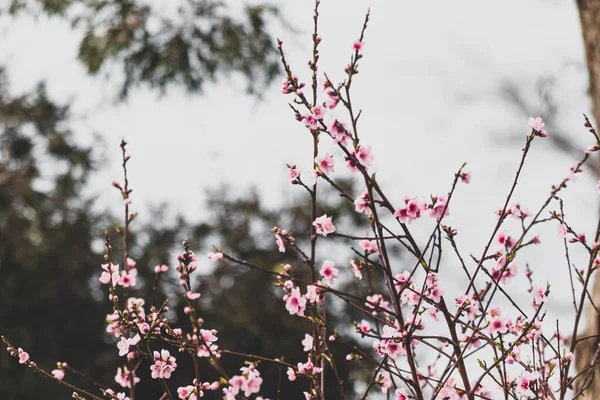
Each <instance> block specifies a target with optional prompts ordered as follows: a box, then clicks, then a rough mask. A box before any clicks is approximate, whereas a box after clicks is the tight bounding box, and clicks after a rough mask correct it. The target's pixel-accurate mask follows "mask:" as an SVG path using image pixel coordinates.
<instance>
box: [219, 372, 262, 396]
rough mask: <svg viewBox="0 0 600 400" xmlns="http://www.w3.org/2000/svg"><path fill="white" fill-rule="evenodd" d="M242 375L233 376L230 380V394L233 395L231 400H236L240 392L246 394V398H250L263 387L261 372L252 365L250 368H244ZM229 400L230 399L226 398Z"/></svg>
mask: <svg viewBox="0 0 600 400" xmlns="http://www.w3.org/2000/svg"><path fill="white" fill-rule="evenodd" d="M240 369H241V370H242V374H241V375H235V376H232V377H231V378H230V379H229V382H228V383H229V385H230V392H231V393H232V394H233V397H231V399H235V395H237V394H238V393H239V392H240V391H242V392H244V396H246V397H249V396H250V395H251V394H252V393H258V392H259V391H260V386H261V385H262V382H263V379H262V378H261V377H260V372H259V371H258V370H257V369H256V368H255V367H254V365H250V366H249V367H242V368H240ZM226 398H227V399H229V397H226Z"/></svg>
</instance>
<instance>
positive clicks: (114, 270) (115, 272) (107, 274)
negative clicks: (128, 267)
mask: <svg viewBox="0 0 600 400" xmlns="http://www.w3.org/2000/svg"><path fill="white" fill-rule="evenodd" d="M102 269H103V270H104V271H103V272H102V274H101V275H100V278H99V281H100V282H101V283H103V284H105V285H108V284H109V283H110V282H111V277H112V285H113V286H116V285H117V283H118V282H119V280H120V279H121V275H120V274H119V264H102Z"/></svg>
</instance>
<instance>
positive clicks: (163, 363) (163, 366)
mask: <svg viewBox="0 0 600 400" xmlns="http://www.w3.org/2000/svg"><path fill="white" fill-rule="evenodd" d="M153 356H154V364H152V365H151V366H150V371H152V379H169V378H170V377H171V373H172V372H173V371H175V368H177V363H176V362H175V361H176V360H175V357H173V356H171V355H170V354H169V351H168V350H164V349H163V350H161V351H160V353H159V352H158V351H155V352H154V353H153Z"/></svg>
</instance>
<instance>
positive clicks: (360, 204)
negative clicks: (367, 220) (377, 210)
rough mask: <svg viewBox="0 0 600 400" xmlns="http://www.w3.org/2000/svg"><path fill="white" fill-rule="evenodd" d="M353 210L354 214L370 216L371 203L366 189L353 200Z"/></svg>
mask: <svg viewBox="0 0 600 400" xmlns="http://www.w3.org/2000/svg"><path fill="white" fill-rule="evenodd" d="M354 209H355V210H356V212H362V213H365V214H367V215H371V212H372V211H371V202H370V201H369V190H368V189H365V190H363V191H362V193H361V194H360V195H359V196H358V197H357V198H356V200H354Z"/></svg>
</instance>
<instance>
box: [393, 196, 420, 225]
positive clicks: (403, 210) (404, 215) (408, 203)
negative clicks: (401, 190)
mask: <svg viewBox="0 0 600 400" xmlns="http://www.w3.org/2000/svg"><path fill="white" fill-rule="evenodd" d="M427 208H428V205H427V204H426V203H421V204H419V202H418V201H417V199H416V198H412V199H411V198H409V197H406V198H404V205H403V206H402V207H400V208H398V209H397V210H396V211H395V212H394V216H395V217H396V218H398V221H400V223H402V224H404V223H406V222H409V223H410V222H412V221H414V220H416V219H418V218H419V217H421V211H424V210H426V209H427Z"/></svg>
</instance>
